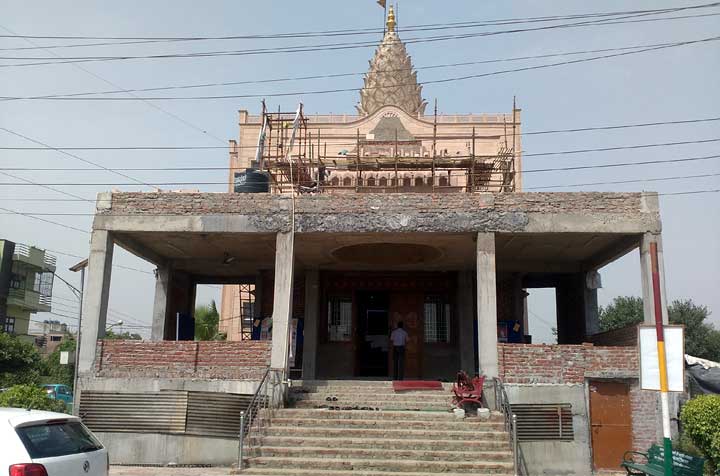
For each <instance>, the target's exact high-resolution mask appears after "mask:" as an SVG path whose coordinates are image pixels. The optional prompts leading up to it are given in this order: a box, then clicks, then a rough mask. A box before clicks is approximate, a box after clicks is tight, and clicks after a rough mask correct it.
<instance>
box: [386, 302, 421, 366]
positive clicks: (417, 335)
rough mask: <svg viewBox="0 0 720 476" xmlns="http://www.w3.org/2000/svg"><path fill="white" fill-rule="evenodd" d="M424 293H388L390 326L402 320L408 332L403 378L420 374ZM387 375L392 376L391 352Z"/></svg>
mask: <svg viewBox="0 0 720 476" xmlns="http://www.w3.org/2000/svg"><path fill="white" fill-rule="evenodd" d="M423 302H424V295H423V294H422V293H413V292H394V293H392V294H391V295H390V327H391V329H395V327H396V326H397V323H398V322H400V321H402V322H403V325H404V326H405V330H406V331H407V333H408V342H407V346H406V347H405V378H406V379H410V378H420V377H421V376H422V343H423V339H424V337H423V321H422V317H421V316H422V310H423ZM388 368H389V369H390V372H389V375H390V376H392V353H391V354H390V357H389V362H388Z"/></svg>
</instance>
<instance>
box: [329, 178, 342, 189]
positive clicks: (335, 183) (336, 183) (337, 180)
mask: <svg viewBox="0 0 720 476" xmlns="http://www.w3.org/2000/svg"><path fill="white" fill-rule="evenodd" d="M330 183H331V184H332V186H333V187H337V186H338V185H340V179H339V178H338V177H333V178H332V180H331V181H330Z"/></svg>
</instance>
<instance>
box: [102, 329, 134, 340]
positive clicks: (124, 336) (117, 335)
mask: <svg viewBox="0 0 720 476" xmlns="http://www.w3.org/2000/svg"><path fill="white" fill-rule="evenodd" d="M104 339H118V340H142V336H141V335H140V334H136V333H132V334H131V333H130V332H113V331H112V330H111V329H108V330H106V331H105V337H104Z"/></svg>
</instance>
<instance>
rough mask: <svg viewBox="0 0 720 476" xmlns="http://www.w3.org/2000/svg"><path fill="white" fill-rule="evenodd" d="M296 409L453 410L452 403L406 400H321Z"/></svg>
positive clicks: (300, 404) (297, 404) (300, 403)
mask: <svg viewBox="0 0 720 476" xmlns="http://www.w3.org/2000/svg"><path fill="white" fill-rule="evenodd" d="M292 405H293V406H294V407H295V408H314V409H326V408H330V407H339V409H341V410H346V411H349V410H359V409H361V408H378V409H380V410H408V411H416V410H432V411H436V412H449V410H451V409H452V408H453V406H452V404H450V402H432V401H429V402H413V401H405V400H345V401H343V400H338V401H336V402H325V401H321V400H316V401H313V400H298V401H296V402H293V404H292Z"/></svg>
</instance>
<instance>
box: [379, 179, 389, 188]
mask: <svg viewBox="0 0 720 476" xmlns="http://www.w3.org/2000/svg"><path fill="white" fill-rule="evenodd" d="M387 184H388V181H387V178H385V177H380V186H381V187H387Z"/></svg>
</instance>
